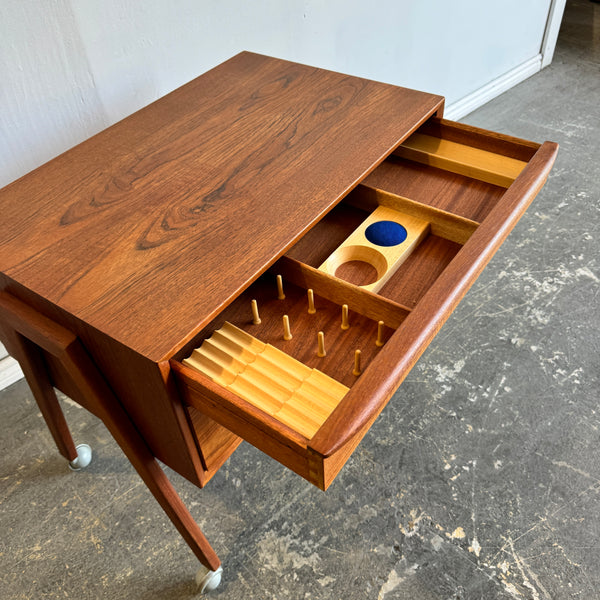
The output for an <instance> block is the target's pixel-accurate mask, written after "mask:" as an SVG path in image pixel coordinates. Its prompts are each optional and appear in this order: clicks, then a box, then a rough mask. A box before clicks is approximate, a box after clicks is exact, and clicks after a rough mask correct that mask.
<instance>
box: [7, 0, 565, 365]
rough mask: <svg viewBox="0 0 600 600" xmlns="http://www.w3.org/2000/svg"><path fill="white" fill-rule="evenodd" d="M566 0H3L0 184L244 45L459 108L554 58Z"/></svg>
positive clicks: (473, 103) (456, 113)
mask: <svg viewBox="0 0 600 600" xmlns="http://www.w3.org/2000/svg"><path fill="white" fill-rule="evenodd" d="M564 2H565V0H499V1H497V2H482V1H481V0H455V1H453V2H448V0H419V1H415V0H380V1H379V2H366V1H364V0H252V1H244V0H144V1H143V2H142V1H140V0H1V3H0V187H3V186H4V185H6V184H8V183H9V182H10V181H12V180H14V179H16V178H17V177H19V176H21V175H23V174H25V173H27V172H28V171H30V170H32V169H33V168H35V167H36V166H38V165H40V164H42V163H44V162H46V161H47V160H49V159H50V158H52V157H53V156H56V155H57V154H59V153H61V152H63V151H64V150H66V149H67V148H70V147H71V146H73V145H75V144H76V143H78V142H79V141H81V140H83V139H85V138H87V137H89V136H91V135H92V134H94V133H96V132H97V131H99V130H101V129H103V128H105V127H106V126H108V125H110V124H112V123H114V122H115V121H117V120H119V119H121V118H123V117H125V116H126V115H128V114H130V113H132V112H134V111H135V110H137V109H138V108H140V107H142V106H144V105H146V104H148V103H149V102H151V101H153V100H155V99H156V98H158V97H160V96H162V95H164V94H166V93H167V92H169V91H171V90H172V89H174V88H176V87H178V86H180V85H182V84H183V83H185V82H186V81H189V80H190V79H192V78H194V77H196V76H197V75H199V74H201V73H202V72H204V71H206V70H207V69H209V68H211V67H213V66H215V65H216V64H218V63H220V62H222V61H223V60H225V59H226V58H229V57H230V56H232V55H234V54H236V53H237V52H239V51H241V50H251V51H254V52H260V53H264V54H269V55H272V56H277V57H279V58H286V59H288V60H294V61H297V62H303V63H306V64H312V65H315V66H320V67H323V68H328V69H333V70H336V71H341V72H344V73H349V74H352V75H359V76H363V77H367V78H370V79H376V80H379V81H386V82H389V83H394V84H397V85H404V86H407V87H413V88H416V89H422V90H425V91H429V92H435V93H438V94H442V95H444V96H446V101H447V106H448V105H450V107H451V110H450V113H451V115H452V116H453V117H456V116H460V114H461V113H462V114H464V113H466V112H468V110H470V109H472V108H474V107H475V106H476V105H477V104H481V103H482V102H484V101H486V100H488V99H490V98H491V97H493V96H494V95H497V94H498V93H500V92H501V91H503V89H506V88H507V87H508V86H510V85H512V84H514V83H516V82H517V81H519V80H520V79H522V78H524V77H526V76H528V75H530V74H532V73H533V72H535V71H536V70H538V69H539V68H541V64H542V56H541V54H540V53H541V50H542V48H544V51H545V52H546V57H545V61H544V62H545V63H547V62H548V61H549V60H550V59H551V56H552V51H553V43H554V42H552V41H551V43H550V44H549V43H548V40H549V39H550V40H552V36H546V39H545V40H544V32H545V29H546V24H547V23H546V22H547V20H548V15H549V14H550V12H552V14H554V26H555V30H556V31H557V27H556V23H557V22H560V18H561V16H562V9H563V8H564ZM551 4H552V8H553V10H552V11H551V10H550V9H551ZM553 39H554V41H555V39H556V36H555V35H554V38H553ZM544 41H545V42H546V43H544ZM548 45H549V46H550V48H547V46H548ZM452 106H455V107H456V108H455V110H454V111H453V112H452ZM447 112H448V110H447ZM0 226H1V215H0ZM2 363H4V364H6V360H2V349H1V348H0V371H1V370H2Z"/></svg>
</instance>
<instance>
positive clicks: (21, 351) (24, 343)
mask: <svg viewBox="0 0 600 600" xmlns="http://www.w3.org/2000/svg"><path fill="white" fill-rule="evenodd" d="M7 341H8V346H7V347H8V349H9V350H10V352H11V354H12V355H13V356H14V357H15V358H17V360H18V361H19V365H20V366H21V369H22V371H23V374H24V375H25V379H26V380H27V383H28V384H29V387H30V389H31V392H32V393H33V397H34V398H35V401H36V402H37V405H38V407H39V409H40V412H41V413H42V416H43V417H44V420H45V421H46V425H47V426H48V429H49V430H50V433H51V434H52V437H53V438H54V442H55V443H56V447H57V448H58V451H59V452H60V453H61V454H62V455H63V456H64V457H65V458H66V459H67V460H68V461H73V460H75V459H76V458H77V450H76V449H75V443H74V442H73V438H72V437H71V432H70V431H69V426H68V425H67V422H66V421H65V416H64V414H63V411H62V409H61V407H60V404H59V402H58V398H57V397H56V392H55V391H54V387H52V384H51V383H50V379H49V377H48V372H47V370H46V364H45V362H44V359H43V357H42V355H41V354H40V351H39V349H38V348H37V346H36V345H35V344H33V343H32V342H30V341H29V340H28V339H27V338H24V337H23V336H21V335H19V334H18V333H16V332H13V335H9V336H8V340H7Z"/></svg>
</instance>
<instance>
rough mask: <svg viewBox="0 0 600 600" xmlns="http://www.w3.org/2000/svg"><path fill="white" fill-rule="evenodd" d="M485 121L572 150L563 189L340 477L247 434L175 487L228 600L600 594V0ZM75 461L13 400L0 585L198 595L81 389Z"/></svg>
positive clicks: (83, 592)
mask: <svg viewBox="0 0 600 600" xmlns="http://www.w3.org/2000/svg"><path fill="white" fill-rule="evenodd" d="M465 122H467V123H470V124H474V125H477V126H481V127H485V128H489V129H494V130H498V131H502V132H505V133H509V134H513V135H516V136H519V137H525V138H529V139H533V140H538V141H543V140H545V139H549V140H553V141H557V142H559V143H560V144H561V150H560V153H559V157H558V159H557V163H556V166H555V168H554V170H553V172H552V174H551V176H550V178H549V180H548V183H547V185H546V187H545V188H544V190H543V191H542V192H541V193H540V195H539V196H538V198H537V199H536V200H535V202H534V204H533V205H532V206H531V208H530V209H529V211H528V212H527V214H526V215H525V216H524V217H523V219H522V220H521V221H520V223H519V224H518V226H517V227H516V229H515V230H514V231H513V233H512V234H511V235H510V237H509V238H508V240H507V241H506V243H505V244H504V245H503V246H502V248H501V249H500V251H499V252H498V253H497V255H496V256H495V257H494V259H493V260H492V262H491V263H490V265H489V266H488V268H487V269H486V270H485V272H484V273H483V275H482V276H481V277H480V279H479V280H478V281H477V283H476V284H475V286H474V287H473V288H472V290H471V291H470V292H469V293H468V295H467V296H466V298H465V299H464V301H463V302H462V303H461V305H460V306H459V307H458V309H457V310H456V311H455V313H454V314H453V316H452V317H451V318H450V320H449V321H448V322H447V324H446V325H445V326H444V327H443V329H442V330H441V332H440V333H439V335H438V336H437V337H436V339H435V340H434V342H433V343H432V344H431V346H430V348H429V349H428V351H427V352H426V353H425V354H424V356H423V357H422V358H421V360H420V361H419V363H418V364H417V365H416V367H415V368H414V369H413V371H412V373H411V374H410V376H409V378H408V379H407V380H406V382H405V383H404V384H403V386H402V388H401V389H400V390H399V392H398V393H397V394H396V396H395V397H394V398H393V400H392V401H391V402H390V404H389V405H388V407H387V408H386V409H385V411H384V412H383V413H382V415H381V417H380V418H379V419H378V421H377V422H376V424H375V425H374V426H373V428H372V429H371V431H370V433H369V434H368V435H367V436H366V437H365V439H364V441H363V442H362V443H361V445H360V446H359V448H358V449H357V450H356V452H355V453H354V455H353V456H352V458H351V459H350V461H349V462H348V464H347V465H346V467H345V468H344V469H343V470H342V472H341V474H340V475H339V477H338V478H337V479H336V481H335V482H334V484H333V485H332V486H331V488H330V489H329V490H328V491H327V492H326V493H322V492H320V491H319V490H317V489H316V488H313V487H312V486H310V485H309V484H307V483H305V482H304V481H303V480H301V479H300V478H299V477H297V476H295V475H293V474H292V473H291V472H289V471H287V470H286V469H284V468H283V467H281V466H280V465H278V464H277V463H275V462H274V461H272V460H271V459H269V458H268V457H266V456H265V455H263V454H261V453H260V452H259V451H257V450H255V449H254V448H252V447H251V446H249V445H247V444H243V445H242V446H241V447H240V448H239V449H238V450H237V451H236V453H235V454H234V455H233V457H232V458H231V459H230V460H229V461H228V463H227V464H226V465H225V466H224V467H223V469H222V470H221V471H220V472H219V473H218V474H217V475H216V476H215V478H214V479H213V481H211V483H210V484H209V485H208V486H207V488H205V489H204V490H198V489H196V488H195V487H194V486H192V485H190V484H189V483H187V482H186V481H183V480H182V479H181V478H180V477H178V476H177V475H173V481H174V483H175V485H176V487H177V489H178V490H179V491H180V492H181V495H182V497H183V499H184V500H185V502H186V503H187V505H188V506H189V507H190V510H191V512H192V514H193V515H194V517H195V518H196V519H197V520H198V522H199V523H200V525H201V527H202V528H203V530H204V531H205V533H206V535H207V537H208V538H209V540H210V541H211V543H212V544H213V546H214V548H215V550H216V551H217V553H218V554H219V556H220V557H221V559H222V560H223V563H224V567H225V572H224V576H223V581H222V584H221V586H220V587H219V588H218V590H217V591H216V592H213V593H212V597H213V598H215V600H217V599H219V598H227V599H231V600H237V599H240V600H241V599H244V600H251V599H256V600H265V599H282V598H290V599H304V600H307V599H315V600H316V599H342V598H343V599H367V598H373V599H377V600H395V599H407V600H408V599H410V600H450V599H452V600H459V599H460V600H471V599H482V600H483V599H485V600H492V599H514V598H517V599H532V600H538V599H539V600H546V599H550V598H552V599H566V598H581V599H595V598H600V446H599V444H598V441H599V438H600V414H599V413H598V399H599V397H600V381H599V379H600V347H599V346H600V295H599V289H600V286H599V284H600V265H599V256H600V252H599V251H600V244H599V239H600V177H599V176H598V162H599V161H600V144H599V143H598V140H599V138H600V5H597V4H593V3H591V2H587V1H585V0H574V1H571V2H569V3H568V6H567V13H566V17H565V21H564V25H563V28H562V30H561V34H560V38H559V43H558V47H557V51H556V54H555V58H554V62H553V64H552V65H551V66H550V67H549V68H547V69H545V70H544V71H542V72H541V73H540V74H538V75H536V76H534V77H532V78H531V79H529V80H527V81H526V82H524V83H522V84H521V85H519V86H517V87H516V88H514V89H512V90H511V91H509V92H507V93H505V94H503V95H502V96H501V97H499V98H497V99H496V100H494V101H493V102H491V103H489V104H488V105H486V106H485V107H483V108H481V109H480V110H478V111H476V112H475V113H473V114H472V115H469V117H468V118H466V119H465ZM65 405H66V411H67V417H68V420H69V422H70V424H71V426H72V430H73V432H74V436H75V438H76V439H77V440H78V441H87V442H88V443H90V444H91V445H92V446H93V448H94V453H95V454H94V460H93V462H92V464H91V465H90V467H89V468H88V469H87V470H85V471H83V472H79V473H73V472H71V471H69V470H68V469H67V467H66V464H65V462H64V460H63V459H61V457H60V456H59V455H58V454H57V452H56V450H55V448H54V446H53V442H52V441H51V438H50V435H49V434H48V432H47V430H46V429H45V426H44V423H43V421H42V419H41V417H40V415H39V413H38V411H37V409H36V406H35V404H34V402H33V400H32V397H31V395H30V393H29V391H28V388H27V386H26V385H25V384H24V383H23V382H19V383H16V384H14V385H13V386H11V387H10V388H9V389H7V390H5V391H3V392H1V393H0V597H2V598H11V599H19V600H21V599H26V598H27V599H28V598H36V599H41V598H44V599H46V598H47V599H58V598H77V599H78V600H81V599H86V598H110V599H121V598H131V599H133V598H136V599H147V600H150V599H153V600H154V599H167V600H171V599H173V600H174V599H178V600H182V599H186V598H194V597H196V596H197V594H196V589H195V586H194V583H193V575H194V572H195V570H196V568H197V562H196V560H195V559H194V557H193V556H192V554H191V552H189V550H188V549H187V547H186V545H185V544H184V543H183V541H182V540H181V538H180V537H179V536H178V534H177V533H176V532H175V530H174V528H173V527H172V526H171V524H170V522H169V521H168V519H167V518H166V517H165V516H164V515H163V514H162V512H161V510H160V509H159V508H158V505H157V504H156V502H155V501H154V499H153V498H152V497H151V495H150V493H149V492H148V491H147V490H146V488H145V487H144V485H143V484H142V483H141V482H140V479H139V478H138V476H137V475H136V474H135V472H134V471H133V469H132V467H131V466H130V465H129V463H128V462H127V460H126V459H125V458H124V456H123V454H122V453H121V452H120V450H119V449H118V448H117V446H116V444H115V443H114V442H113V441H112V439H111V438H110V436H109V435H108V434H107V432H106V430H105V428H104V427H103V426H102V425H101V424H99V423H98V422H97V421H96V419H94V418H93V417H91V416H90V415H88V414H87V413H86V412H85V411H84V410H82V409H79V408H77V407H75V406H72V405H71V404H70V403H68V402H66V403H65Z"/></svg>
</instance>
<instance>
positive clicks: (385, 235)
mask: <svg viewBox="0 0 600 600" xmlns="http://www.w3.org/2000/svg"><path fill="white" fill-rule="evenodd" d="M406 236H407V233H406V229H405V228H404V227H402V225H400V223H396V221H377V222H376V223H371V225H369V226H368V227H367V228H366V229H365V237H366V238H367V239H368V240H369V242H371V244H375V245H376V246H397V245H398V244H401V243H402V242H403V241H404V240H405V239H406Z"/></svg>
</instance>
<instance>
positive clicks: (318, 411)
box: [183, 322, 348, 439]
mask: <svg viewBox="0 0 600 600" xmlns="http://www.w3.org/2000/svg"><path fill="white" fill-rule="evenodd" d="M183 362H184V363H185V364H187V365H188V366H190V367H193V368H195V369H197V370H198V371H200V372H201V373H203V374H204V375H206V376H207V377H210V379H212V380H213V381H215V382H216V383H218V384H220V385H222V386H223V387H226V388H228V389H229V390H231V391H232V392H234V393H235V394H237V395H238V396H240V397H241V398H243V399H244V400H247V401H248V402H250V403H251V404H253V405H254V406H256V407H257V408H260V409H261V410H263V411H265V412H266V413H268V414H269V415H271V416H272V417H275V418H276V419H278V420H279V421H281V422H282V423H284V424H285V425H287V426H288V427H291V428H292V429H294V431H297V432H298V433H299V434H301V435H303V436H304V437H306V438H307V439H310V438H312V437H313V435H314V434H315V433H316V432H317V431H318V430H319V428H320V427H321V425H323V423H324V422H325V420H326V419H327V417H328V416H329V415H330V414H331V413H332V412H333V409H334V408H335V407H336V406H337V405H338V403H339V402H340V400H341V399H342V398H343V397H344V396H345V395H346V392H347V391H348V388H347V387H346V386H345V385H342V384H341V383H339V382H338V381H336V380H335V379H332V378H331V377H329V376H328V375H325V373H322V372H321V371H318V370H317V369H311V368H310V367H307V366H306V365H305V364H303V363H301V362H300V361H298V360H296V359H295V358H293V357H291V356H289V355H288V354H286V353H285V352H282V351H281V350H278V349H277V348H275V347H274V346H271V345H270V344H265V343H263V342H261V341H260V340H258V339H257V338H255V337H254V336H252V335H250V334H248V333H246V332H245V331H242V330H241V329H238V328H237V327H236V326H235V325H232V324H231V323H229V322H225V323H224V324H223V326H222V327H221V329H219V330H217V331H215V332H214V333H213V335H212V336H211V337H210V338H208V339H206V340H204V342H203V343H202V345H201V346H200V348H196V349H195V350H194V351H193V352H192V355H191V356H190V357H189V358H186V359H185V360H184V361H183Z"/></svg>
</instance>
